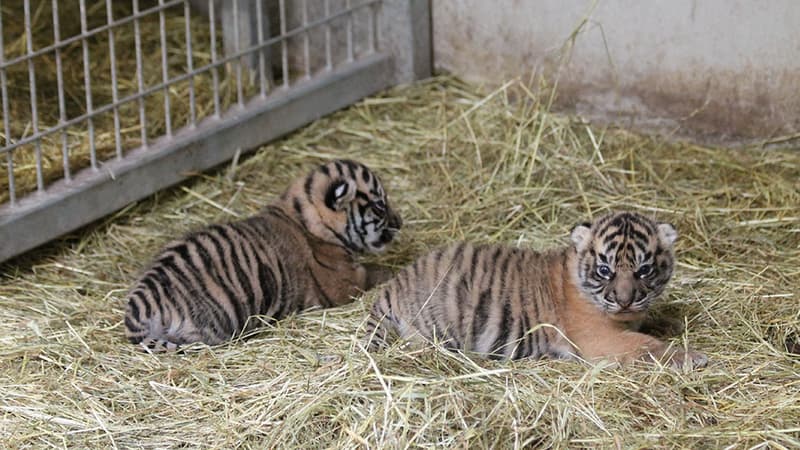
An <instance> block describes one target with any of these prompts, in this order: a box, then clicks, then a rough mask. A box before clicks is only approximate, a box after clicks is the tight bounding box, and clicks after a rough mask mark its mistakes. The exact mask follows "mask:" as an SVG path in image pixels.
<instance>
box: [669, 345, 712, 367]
mask: <svg viewBox="0 0 800 450" xmlns="http://www.w3.org/2000/svg"><path fill="white" fill-rule="evenodd" d="M669 363H670V365H671V366H672V367H673V368H675V369H682V368H684V367H688V368H690V369H700V368H702V367H706V366H707V365H708V357H707V356H706V355H704V354H703V353H700V352H696V351H694V350H689V351H687V352H684V351H683V350H678V351H676V352H674V353H672V355H670V357H669Z"/></svg>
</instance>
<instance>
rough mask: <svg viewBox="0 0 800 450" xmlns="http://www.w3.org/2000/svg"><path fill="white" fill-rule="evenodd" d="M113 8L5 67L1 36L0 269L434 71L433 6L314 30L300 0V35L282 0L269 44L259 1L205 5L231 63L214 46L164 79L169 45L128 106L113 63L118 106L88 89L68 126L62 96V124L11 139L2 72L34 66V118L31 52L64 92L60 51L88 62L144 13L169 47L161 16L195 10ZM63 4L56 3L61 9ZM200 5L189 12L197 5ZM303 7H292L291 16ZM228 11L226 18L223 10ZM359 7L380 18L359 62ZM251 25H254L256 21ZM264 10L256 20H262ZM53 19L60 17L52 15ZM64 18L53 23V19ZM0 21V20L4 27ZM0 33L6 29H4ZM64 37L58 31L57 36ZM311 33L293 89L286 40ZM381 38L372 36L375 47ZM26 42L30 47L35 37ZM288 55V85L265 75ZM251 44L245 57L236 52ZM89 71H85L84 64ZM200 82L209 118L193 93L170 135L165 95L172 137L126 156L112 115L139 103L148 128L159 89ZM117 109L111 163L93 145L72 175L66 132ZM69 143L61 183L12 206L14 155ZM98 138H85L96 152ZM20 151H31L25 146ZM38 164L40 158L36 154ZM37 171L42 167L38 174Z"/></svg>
mask: <svg viewBox="0 0 800 450" xmlns="http://www.w3.org/2000/svg"><path fill="white" fill-rule="evenodd" d="M106 1H107V3H106V4H107V8H106V12H107V18H108V25H106V26H101V27H98V28H95V29H92V30H89V29H87V27H86V15H85V0H81V2H80V4H81V7H82V11H81V19H82V21H81V22H82V23H81V25H82V27H81V31H82V32H81V35H79V36H77V37H72V38H70V39H66V40H63V41H60V40H59V38H58V35H56V38H55V44H54V45H53V46H51V47H50V48H44V49H39V50H35V51H34V50H33V49H32V48H28V52H27V54H26V55H24V56H21V57H18V58H15V59H13V60H8V61H7V60H5V59H4V57H3V53H4V47H3V46H2V45H3V42H2V29H1V28H0V50H2V51H0V87H1V88H2V90H1V91H2V92H1V93H2V106H3V117H4V119H3V122H4V130H5V132H6V134H5V136H6V139H5V141H4V146H3V147H1V148H0V154H2V153H5V154H6V155H7V157H6V158H5V159H6V163H7V166H8V173H9V185H10V189H12V191H11V201H10V202H8V203H6V204H3V205H0V261H3V260H6V259H9V258H11V257H13V256H15V255H18V254H21V253H23V252H25V251H27V250H29V249H32V248H34V247H36V246H38V245H41V244H43V243H45V242H47V241H49V240H51V239H53V238H55V237H57V236H59V235H62V234H64V233H67V232H69V231H72V230H75V229H77V228H79V227H81V226H83V225H85V224H88V223H90V222H92V221H94V220H96V219H98V218H101V217H103V216H104V215H106V214H109V213H111V212H113V211H115V210H118V209H120V208H122V207H124V206H125V205H127V204H129V203H130V202H133V201H136V200H138V199H141V198H143V197H145V196H147V195H150V194H152V193H153V192H156V191H157V190H159V189H163V188H165V187H167V186H170V185H173V184H175V183H177V182H179V181H181V180H183V179H185V178H186V177H187V175H186V174H188V173H191V172H197V171H201V170H205V169H208V168H210V167H213V166H215V165H218V164H220V163H222V162H224V161H226V160H228V159H230V158H231V157H233V156H234V155H235V154H236V153H237V152H239V151H248V150H251V149H254V148H256V147H258V146H259V145H261V144H263V143H265V142H268V141H270V140H272V139H275V138H277V137H280V136H281V135H284V134H286V133H288V132H290V131H292V130H294V129H296V128H298V127H301V126H303V125H305V124H307V123H309V122H311V121H313V120H315V119H317V118H319V117H321V116H322V115H325V114H328V113H330V112H333V111H335V110H337V109H340V108H342V107H345V106H347V105H350V104H352V103H354V102H356V101H358V100H359V99H361V98H363V97H365V96H367V95H370V94H373V93H375V92H377V91H380V90H382V89H385V88H387V87H389V86H391V85H394V84H398V83H407V82H411V81H413V80H415V79H418V78H422V77H426V76H429V75H430V73H431V64H430V61H431V51H430V5H429V1H428V0H383V1H381V0H366V1H362V2H361V3H359V4H358V5H355V6H350V1H349V0H348V1H347V5H348V8H345V9H344V10H341V11H339V12H338V13H336V14H335V15H334V14H326V16H325V17H324V19H323V20H317V21H309V19H308V13H307V9H306V8H307V6H306V2H305V1H302V0H300V3H299V4H300V8H301V11H300V15H301V16H302V24H301V25H300V26H299V27H297V28H293V29H291V30H290V29H287V27H286V14H287V4H286V0H279V5H278V6H279V8H278V9H279V11H280V16H281V17H280V19H281V20H280V21H279V23H280V33H279V34H278V35H277V36H270V33H269V31H270V26H269V25H268V24H269V22H268V17H266V16H265V14H266V13H267V11H266V10H263V11H261V9H262V6H263V5H262V4H261V2H260V1H255V0H230V1H223V2H221V3H215V0H209V1H208V4H207V9H206V11H207V13H208V15H209V26H210V27H212V28H213V27H214V26H216V17H215V16H216V15H217V14H218V11H217V9H218V8H222V10H223V14H222V15H223V16H225V17H228V19H225V20H223V21H222V22H223V25H225V24H226V23H227V24H229V25H225V26H226V28H225V29H224V35H225V46H226V50H225V56H224V57H217V55H215V54H214V52H215V51H216V50H215V48H214V46H213V45H212V47H211V51H212V63H211V64H209V65H207V66H204V67H197V68H193V67H192V61H191V58H187V59H188V61H187V69H188V70H187V72H186V73H185V74H183V75H181V76H177V77H172V78H170V77H169V76H168V73H167V71H166V46H162V61H161V62H162V68H163V71H162V82H161V83H159V84H156V85H154V86H150V87H147V88H145V87H144V85H143V83H142V79H141V71H140V70H139V73H138V74H137V78H138V92H137V93H136V94H134V95H129V96H126V97H124V98H119V96H118V92H117V86H116V76H115V72H114V70H115V69H114V64H113V58H112V64H111V67H112V84H113V86H112V93H113V102H112V103H109V104H105V105H94V104H93V103H92V98H91V90H90V89H86V92H87V95H86V112H85V114H82V115H81V116H79V117H74V118H70V119H68V118H67V117H66V116H65V114H64V106H63V97H62V96H61V95H60V96H59V100H60V112H61V115H60V119H61V120H60V121H59V123H58V124H57V125H55V126H51V127H48V128H45V129H38V124H37V123H35V120H34V124H33V131H34V133H33V134H31V135H30V136H27V137H25V138H21V139H17V140H12V139H11V137H10V136H8V130H9V125H8V121H9V117H8V114H7V111H8V97H7V90H6V86H7V84H6V83H7V80H6V70H7V68H8V67H10V66H11V65H12V64H19V63H25V62H27V63H28V64H29V65H30V80H31V97H32V103H31V104H32V107H33V108H34V110H33V117H34V118H35V117H36V111H35V105H36V103H35V85H36V83H35V73H34V69H33V65H32V62H31V61H32V58H33V57H34V56H35V55H36V54H42V53H47V52H52V53H54V54H55V57H56V61H57V62H59V64H58V67H57V70H58V71H59V74H58V75H59V78H58V80H59V93H60V94H61V91H62V90H63V86H62V85H61V83H62V81H61V74H60V71H61V67H60V54H59V51H60V49H61V48H63V47H64V46H65V45H67V44H65V42H67V41H70V40H71V41H74V40H75V39H82V40H83V42H84V44H83V46H84V51H83V57H84V59H85V60H88V58H89V55H88V50H86V43H85V42H86V39H87V38H88V37H89V36H100V35H105V36H107V39H108V42H109V46H110V50H111V52H112V54H113V48H114V29H115V27H116V26H119V25H120V24H121V23H128V22H130V21H133V22H134V24H135V25H137V18H140V17H143V16H145V15H151V14H158V15H159V19H160V23H161V40H162V43H163V42H165V40H164V39H165V38H164V36H165V32H164V10H165V9H166V8H169V7H174V6H175V5H177V4H181V3H182V4H184V8H185V14H186V15H187V17H188V14H189V12H190V2H189V0H169V1H165V0H159V4H158V6H157V7H156V8H152V9H148V10H147V11H138V1H136V0H134V12H135V14H134V15H133V16H130V17H125V18H113V17H111V14H112V12H111V6H110V1H111V0H106ZM324 2H325V8H326V10H325V11H326V12H328V11H329V9H328V7H329V2H330V0H324ZM57 3H58V2H57V0H53V4H54V5H55V6H57ZM24 4H25V6H26V8H25V11H24V14H25V19H26V20H30V8H29V0H25V3H24ZM192 5H194V3H192ZM297 5H298V3H297V2H295V3H292V4H291V5H288V7H296V6H297ZM228 8H230V11H229V10H228ZM360 8H373V9H372V10H373V11H374V12H375V13H374V14H373V15H371V17H374V18H375V19H374V20H373V19H371V20H370V25H369V27H370V30H371V31H370V33H375V36H370V39H371V41H370V43H369V44H368V45H369V46H370V47H371V51H370V52H368V54H367V55H366V56H361V57H359V58H354V57H351V56H352V55H353V47H352V46H353V37H352V32H351V29H352V28H351V27H352V17H353V15H354V11H357V10H359V9H360ZM254 11H255V12H256V14H257V17H256V20H255V21H253V20H252V14H253V12H254ZM259 12H262V14H261V15H258V13H259ZM55 15H56V14H55V13H54V16H55ZM242 15H244V16H246V17H247V18H248V19H247V20H248V22H247V23H248V25H246V26H239V23H240V22H239V20H238V19H236V18H237V17H242ZM337 18H340V19H341V18H344V19H345V20H346V23H347V25H346V26H347V33H346V35H347V38H346V42H347V46H348V48H347V54H348V56H349V58H348V60H347V61H346V62H345V63H344V64H341V65H339V66H337V67H334V65H333V64H332V63H331V60H330V54H331V51H330V48H331V46H332V45H333V44H332V43H331V40H330V31H329V30H330V23H331V21H333V20H335V19H337ZM55 20H57V19H55ZM1 21H2V18H0V22H1ZM0 27H2V23H0ZM314 27H327V28H328V32H327V33H326V37H327V39H326V47H327V51H326V55H327V58H328V60H327V63H326V69H325V70H323V71H322V72H320V73H314V74H312V73H310V72H311V71H310V70H309V69H308V67H309V64H308V61H309V56H308V55H309V44H308V38H307V36H308V33H309V30H311V29H313V28H314ZM56 28H57V27H56ZM189 33H190V30H189V26H188V23H187V27H186V34H187V44H188V43H190V39H189ZM304 35H305V36H306V37H305V38H304V39H303V45H302V46H301V50H300V51H302V52H303V53H304V57H305V61H306V73H305V76H304V77H303V78H302V79H301V80H299V81H296V82H291V83H290V81H289V77H288V73H287V70H288V69H287V67H288V64H287V62H288V58H289V56H290V55H289V47H288V45H287V42H288V40H289V38H291V37H295V36H300V37H302V36H304ZM375 37H377V38H376V39H375ZM28 42H30V38H29V39H28ZM275 44H278V45H280V46H281V70H283V76H282V79H283V85H282V86H278V87H276V86H273V77H272V74H271V73H270V71H269V67H270V66H271V65H272V64H271V63H272V61H271V60H270V52H269V51H268V50H269V48H270V46H272V45H275ZM139 45H140V36H139V30H138V27H137V28H136V46H137V47H136V48H137V69H139V68H141V67H142V65H141V61H140V60H139V59H140V56H141V55H140V51H138V50H139V48H140V47H139ZM241 47H246V48H243V49H242V48H241ZM224 65H227V66H228V67H229V68H230V69H231V70H232V71H233V72H234V73H235V77H236V86H237V103H236V104H235V105H234V106H233V107H231V108H229V109H228V110H227V111H221V110H220V103H219V99H218V95H219V92H218V90H217V87H218V83H219V81H218V69H219V68H220V67H222V66H224ZM85 66H86V67H88V64H86V65H85ZM245 68H246V69H248V70H249V71H250V73H251V74H254V75H255V76H254V78H255V79H257V80H258V83H259V93H258V94H257V95H255V96H253V97H251V98H249V99H248V98H245V97H244V95H243V93H242V70H243V69H245ZM200 73H210V74H211V75H212V78H213V86H214V89H215V111H214V114H213V115H211V116H209V117H206V118H204V119H202V120H197V119H196V113H195V110H194V86H193V85H190V89H189V92H190V97H191V98H190V99H189V102H190V104H191V121H190V124H189V125H188V126H186V127H183V128H181V129H177V130H173V129H172V126H171V124H170V123H169V110H170V108H171V105H170V103H169V96H168V95H165V96H164V98H165V102H164V114H165V117H166V119H165V120H166V121H167V123H166V132H165V134H164V136H162V137H160V138H158V139H156V140H150V141H148V140H147V135H146V130H145V129H144V126H143V127H142V142H143V144H144V145H142V146H141V147H139V148H135V149H124V148H122V147H121V146H120V137H119V118H118V115H117V110H118V108H119V107H120V106H121V105H124V104H126V103H133V104H137V103H138V105H139V112H140V115H141V121H142V123H143V124H144V123H146V122H145V114H146V113H145V111H144V103H143V99H144V98H145V97H146V96H148V95H151V94H152V93H153V92H157V91H159V90H168V89H169V88H170V86H172V85H173V84H175V83H179V82H184V81H187V80H188V81H189V82H190V83H191V81H192V80H194V77H195V76H197V75H198V74H200ZM84 81H85V84H86V86H89V84H90V83H91V81H92V80H91V74H90V73H88V70H87V71H86V73H84ZM109 111H111V112H112V113H113V114H114V119H115V120H114V126H115V130H114V133H115V138H116V139H115V144H116V150H115V157H114V158H112V159H110V160H108V161H104V162H102V164H100V162H99V161H98V159H97V157H96V155H95V150H94V148H91V149H90V150H91V162H90V167H89V168H87V169H83V170H81V171H78V172H77V173H71V171H70V170H69V166H70V164H69V162H70V161H69V155H68V151H67V144H66V131H67V130H68V129H69V127H70V126H72V125H75V124H83V123H85V124H88V128H89V133H90V135H91V134H92V133H94V131H95V130H94V129H93V127H92V118H93V117H96V116H97V115H99V114H102V113H107V112H109ZM59 133H60V134H61V135H62V138H63V142H64V144H63V148H64V150H63V153H64V168H65V171H64V176H63V178H62V179H60V180H58V181H56V182H55V183H53V184H51V185H49V186H44V183H43V181H42V176H41V173H39V172H40V171H39V172H37V192H35V193H31V194H28V195H26V196H24V197H22V198H15V197H14V195H13V194H14V192H13V189H14V186H13V182H14V180H13V166H12V165H11V158H10V155H11V152H12V151H15V150H17V149H20V148H21V147H22V146H23V145H30V144H34V146H35V149H36V151H38V145H39V143H40V142H41V140H42V138H43V137H45V136H50V135H58V134H59ZM93 142H94V139H93V138H91V139H90V143H91V144H92V145H93ZM23 150H24V149H23ZM37 162H39V163H40V159H39V158H38V154H37ZM38 168H39V169H41V167H40V166H39V167H38Z"/></svg>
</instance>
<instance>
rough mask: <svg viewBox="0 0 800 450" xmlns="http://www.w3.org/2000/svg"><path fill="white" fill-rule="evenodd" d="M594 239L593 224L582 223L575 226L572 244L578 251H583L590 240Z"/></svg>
mask: <svg viewBox="0 0 800 450" xmlns="http://www.w3.org/2000/svg"><path fill="white" fill-rule="evenodd" d="M591 237H592V224H591V223H589V222H582V223H579V224H577V225H575V226H574V227H573V228H572V232H571V233H570V238H571V239H572V243H573V244H575V248H576V249H577V250H578V251H582V250H583V249H585V248H586V246H587V245H588V244H589V239H590V238H591Z"/></svg>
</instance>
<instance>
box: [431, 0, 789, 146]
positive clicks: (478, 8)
mask: <svg viewBox="0 0 800 450" xmlns="http://www.w3.org/2000/svg"><path fill="white" fill-rule="evenodd" d="M585 19H588V20H585ZM582 22H583V26H581V23H582ZM576 29H579V30H580V31H579V33H578V34H577V37H576V38H575V40H574V47H573V48H572V49H571V54H570V52H566V53H565V49H568V48H569V47H570V46H569V45H568V44H569V42H570V39H569V38H570V35H571V34H572V33H573V32H574V31H575V30H576ZM433 32H434V62H435V65H436V67H437V69H444V70H447V71H450V72H453V73H455V74H456V75H458V76H460V77H462V78H464V79H466V80H469V81H478V82H489V83H492V84H494V83H500V82H502V81H505V80H507V79H510V78H513V77H516V76H521V77H522V78H523V79H528V77H529V76H530V75H531V73H532V72H534V71H535V72H536V73H539V74H545V75H546V76H547V77H548V78H549V79H550V80H551V81H552V80H553V79H554V78H555V75H556V73H558V76H559V96H558V101H557V105H558V107H559V108H561V109H568V110H577V112H578V113H580V114H583V115H586V116H588V117H589V118H593V119H600V120H613V121H615V122H620V121H622V122H625V124H627V125H632V126H634V127H657V128H658V129H660V130H665V131H673V130H674V129H675V128H676V127H678V128H679V131H678V132H677V135H679V136H692V137H694V138H697V139H698V140H701V141H715V142H720V141H726V142H730V141H749V140H754V139H756V140H763V139H769V138H775V137H778V136H785V135H791V134H797V133H800V1H797V0H770V1H760V0H646V1H644V0H642V1H640V0H598V1H596V2H594V1H590V0H535V1H534V0H527V1H526V0H496V1H486V0H434V1H433ZM563 55H569V56H570V57H569V58H568V59H567V58H563V57H562V56H563ZM559 67H560V69H558V68H559Z"/></svg>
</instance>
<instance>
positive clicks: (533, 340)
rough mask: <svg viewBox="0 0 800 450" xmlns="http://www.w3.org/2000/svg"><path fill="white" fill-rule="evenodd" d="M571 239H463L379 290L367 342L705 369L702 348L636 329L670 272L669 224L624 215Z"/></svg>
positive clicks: (672, 235) (587, 226) (585, 226)
mask: <svg viewBox="0 0 800 450" xmlns="http://www.w3.org/2000/svg"><path fill="white" fill-rule="evenodd" d="M571 237H572V245H570V246H568V247H566V248H560V249H555V250H551V251H548V252H542V253H540V252H536V251H533V250H530V249H518V248H509V247H503V246H499V245H473V244H470V243H460V244H456V245H453V246H451V247H449V248H444V249H440V250H436V251H433V252H431V253H429V254H427V255H425V256H422V257H421V258H419V259H417V261H416V262H414V263H413V264H411V265H410V266H408V267H406V268H405V269H403V270H401V271H400V272H399V273H398V274H397V275H395V277H394V278H392V279H391V280H390V281H389V282H388V283H387V284H385V285H384V286H383V288H382V289H381V290H380V291H379V292H378V293H377V295H376V300H375V304H374V305H373V307H372V310H371V313H370V317H369V319H368V321H367V336H366V339H367V343H368V348H369V349H370V350H373V351H374V350H376V349H378V348H380V347H385V346H386V345H387V344H389V343H390V342H391V341H392V340H393V338H395V337H396V335H399V337H401V338H406V339H413V338H416V339H417V340H419V339H420V338H423V339H424V340H433V341H436V342H439V343H441V344H442V345H443V346H444V347H445V348H450V349H460V350H466V351H471V352H476V353H479V354H483V355H486V356H488V357H490V358H496V359H518V358H525V357H551V358H568V359H571V358H578V357H579V358H583V359H586V360H590V361H592V360H601V359H611V360H614V361H616V362H619V363H626V362H630V361H633V360H639V359H643V360H650V359H651V358H655V359H657V360H664V361H665V362H667V363H669V364H671V365H672V366H674V367H682V366H683V365H684V364H690V365H692V366H694V367H702V366H705V364H706V363H707V358H706V357H705V356H704V355H703V354H701V353H697V352H694V351H688V352H684V351H681V350H678V349H671V348H669V347H668V345H667V344H666V343H664V342H662V341H660V340H658V339H656V338H654V337H652V336H649V335H646V334H643V333H639V332H637V331H635V330H636V329H637V328H638V325H639V324H640V323H641V320H642V319H643V318H644V316H645V314H646V312H647V309H648V307H649V306H650V304H651V303H652V302H653V300H654V299H655V298H656V297H658V296H659V295H660V294H661V293H662V292H663V290H664V287H665V286H666V285H667V282H668V281H669V279H670V277H671V276H672V269H673V266H674V264H675V259H674V254H673V243H674V242H675V239H676V238H677V233H676V231H675V228H673V227H672V225H670V224H667V223H655V222H653V221H651V220H649V219H647V218H645V217H643V216H641V215H639V214H634V213H629V212H620V213H612V214H608V215H606V216H603V217H601V218H599V219H597V220H596V221H595V222H594V223H582V224H579V225H577V226H576V227H574V228H573V230H572V235H571Z"/></svg>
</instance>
